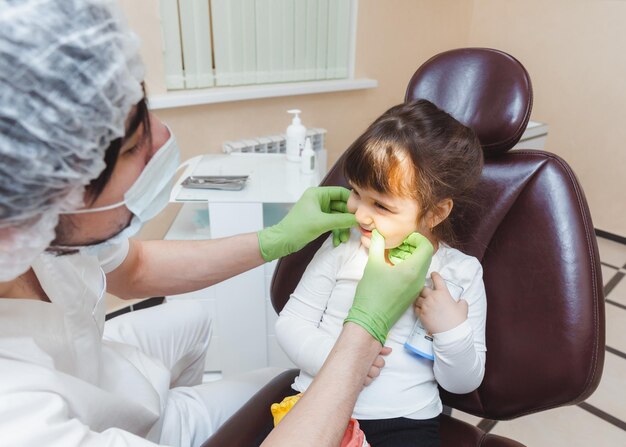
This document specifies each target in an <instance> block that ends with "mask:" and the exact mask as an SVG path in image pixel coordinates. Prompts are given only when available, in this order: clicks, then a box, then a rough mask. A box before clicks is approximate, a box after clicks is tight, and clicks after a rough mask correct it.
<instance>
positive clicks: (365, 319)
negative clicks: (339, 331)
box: [343, 305, 389, 346]
mask: <svg viewBox="0 0 626 447" xmlns="http://www.w3.org/2000/svg"><path fill="white" fill-rule="evenodd" d="M347 322H351V323H356V324H358V325H359V326H361V327H362V328H363V329H365V330H366V331H367V332H369V333H370V335H371V336H372V337H374V338H375V339H376V340H378V341H379V342H380V344H381V345H383V346H384V345H385V341H386V340H387V334H388V333H389V327H388V325H387V324H385V323H384V322H383V321H382V320H381V319H380V318H376V317H375V316H373V315H372V314H371V313H369V312H366V311H363V310H361V309H359V308H358V307H355V306H354V305H353V306H352V308H351V309H350V312H348V316H347V317H346V319H345V320H344V321H343V323H344V324H346V323H347Z"/></svg>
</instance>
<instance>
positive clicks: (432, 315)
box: [415, 272, 467, 334]
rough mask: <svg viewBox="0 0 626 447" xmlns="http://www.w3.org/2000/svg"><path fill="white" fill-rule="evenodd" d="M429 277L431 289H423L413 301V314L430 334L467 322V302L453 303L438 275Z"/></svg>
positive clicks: (434, 274)
mask: <svg viewBox="0 0 626 447" xmlns="http://www.w3.org/2000/svg"><path fill="white" fill-rule="evenodd" d="M430 277H431V278H432V281H433V287H434V288H432V289H431V288H430V287H424V288H423V289H422V292H421V293H420V296H419V297H418V298H417V300H416V301H415V314H416V315H417V316H418V317H419V319H420V321H421V322H422V326H424V329H426V330H427V331H428V332H430V333H431V334H437V333H440V332H445V331H449V330H450V329H454V328H455V327H457V326H458V325H459V324H461V323H463V322H464V321H465V320H467V301H465V300H459V301H458V302H457V301H454V298H452V295H450V292H449V291H448V287H447V286H446V282H445V281H444V279H443V278H442V277H441V275H440V274H439V273H436V272H433V273H432V274H431V275H430Z"/></svg>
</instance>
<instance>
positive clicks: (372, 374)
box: [363, 346, 391, 386]
mask: <svg viewBox="0 0 626 447" xmlns="http://www.w3.org/2000/svg"><path fill="white" fill-rule="evenodd" d="M390 352H391V348H389V347H387V346H383V349H381V350H380V354H378V357H376V360H374V363H372V366H370V370H369V372H368V373H367V377H366V378H365V382H363V386H368V385H369V384H370V383H372V382H373V381H374V379H375V378H376V377H378V376H379V375H380V370H381V369H383V366H385V359H384V358H383V356H384V355H389V353H390Z"/></svg>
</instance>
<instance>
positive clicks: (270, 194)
mask: <svg viewBox="0 0 626 447" xmlns="http://www.w3.org/2000/svg"><path fill="white" fill-rule="evenodd" d="M241 174H245V175H249V176H250V177H249V180H248V184H247V185H246V187H245V188H244V189H243V190H241V191H218V190H208V189H207V190H199V189H184V188H181V187H180V185H179V184H177V185H176V186H175V187H174V189H173V191H172V196H171V200H172V201H175V202H184V205H183V207H182V209H181V211H180V212H179V214H178V216H177V217H176V219H175V220H174V222H173V224H172V226H171V228H170V229H169V231H168V232H167V234H166V236H165V239H169V240H201V239H211V238H221V237H226V236H232V235H235V234H240V233H249V232H255V231H258V230H260V229H262V228H263V227H265V226H270V225H272V224H274V223H276V222H278V221H279V220H280V219H281V218H282V217H283V216H284V215H285V214H286V213H287V211H288V210H289V208H290V206H291V205H292V204H293V203H294V202H296V201H297V200H298V198H300V196H301V195H302V193H303V192H304V191H305V190H306V189H307V188H308V187H310V186H317V185H318V184H319V182H320V180H321V173H318V172H316V173H313V174H308V175H306V174H301V173H300V169H299V164H298V163H290V162H288V161H286V159H285V156H284V155H282V154H262V155H261V154H231V155H206V156H203V157H199V158H197V159H195V160H194V162H193V163H192V164H190V166H189V167H188V168H187V170H186V172H185V173H184V174H183V176H182V177H181V180H182V179H184V178H186V177H187V176H188V175H241ZM223 256H229V253H227V252H226V253H223ZM275 265H276V262H272V263H268V264H266V265H263V266H260V267H257V268H255V269H252V270H250V271H248V272H245V273H242V274H241V275H237V276H236V277H234V278H231V279H229V280H227V281H224V282H222V283H220V284H216V285H215V286H212V287H209V288H206V289H202V290H198V291H195V292H191V293H185V294H182V295H175V296H169V297H167V299H168V300H179V299H194V300H199V301H201V302H204V303H206V305H207V308H208V309H209V311H210V314H211V316H212V318H213V322H214V325H213V336H212V338H211V343H210V346H209V353H208V355H207V364H206V370H207V371H213V372H221V373H223V374H232V373H236V372H241V371H247V370H251V369H256V368H261V367H264V366H270V365H271V366H285V367H290V366H291V363H290V362H289V360H288V359H287V358H286V356H285V355H284V354H283V353H282V351H281V350H280V347H279V346H278V344H277V343H276V340H275V336H274V323H275V321H276V315H275V312H274V310H273V308H272V305H271V302H270V298H269V287H270V283H271V280H272V275H273V272H274V268H275Z"/></svg>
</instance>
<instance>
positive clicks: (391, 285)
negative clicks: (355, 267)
mask: <svg viewBox="0 0 626 447" xmlns="http://www.w3.org/2000/svg"><path fill="white" fill-rule="evenodd" d="M407 239H410V242H407V241H405V242H407V243H409V244H411V245H412V246H413V247H414V250H413V252H412V253H411V254H410V255H409V256H406V259H404V260H402V261H401V262H399V263H398V264H397V265H394V266H391V265H389V264H387V263H386V261H385V239H384V238H383V237H382V236H381V235H380V233H379V232H378V231H376V230H374V231H372V239H371V245H370V250H369V258H368V261H367V265H366V266H365V272H364V273H363V278H362V279H361V281H359V284H358V285H357V288H356V292H355V294H354V302H353V304H352V308H351V309H350V312H348V317H347V318H346V320H345V321H344V323H345V322H348V321H351V322H353V323H356V324H358V325H360V326H362V327H363V328H364V329H365V330H366V331H367V332H369V333H370V334H371V335H372V336H373V337H374V338H375V339H376V340H378V341H379V342H380V344H381V345H384V344H385V340H386V339H387V334H388V333H389V330H390V329H391V327H392V326H393V325H394V324H395V323H396V321H398V319H399V318H400V316H401V315H402V314H403V313H404V311H405V310H406V309H407V308H408V307H409V306H410V305H411V303H413V302H414V301H415V299H416V298H417V296H418V294H419V293H420V291H421V290H422V288H423V287H424V281H425V280H426V273H427V272H428V267H430V261H431V260H432V256H433V246H432V244H431V243H430V241H429V240H428V239H426V238H425V237H424V236H422V235H421V234H419V233H413V234H411V235H410V236H409V238H407Z"/></svg>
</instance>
